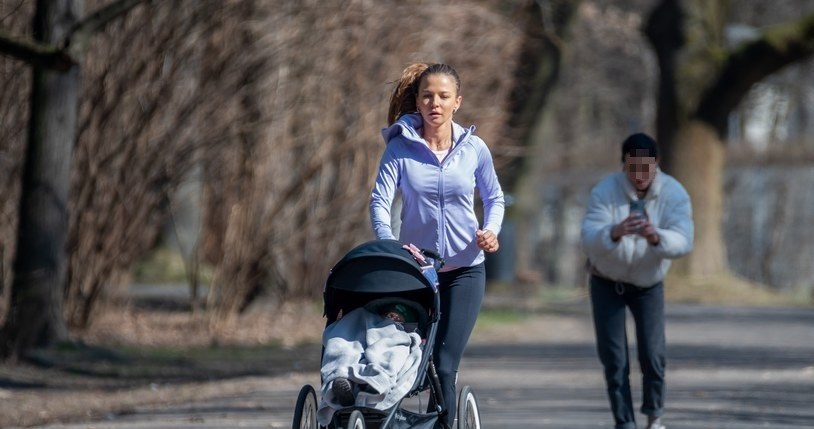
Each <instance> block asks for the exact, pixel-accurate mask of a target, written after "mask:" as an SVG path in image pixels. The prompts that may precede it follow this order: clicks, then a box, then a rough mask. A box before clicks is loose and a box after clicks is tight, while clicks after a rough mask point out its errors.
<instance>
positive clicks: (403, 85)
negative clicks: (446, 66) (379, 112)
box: [387, 63, 429, 125]
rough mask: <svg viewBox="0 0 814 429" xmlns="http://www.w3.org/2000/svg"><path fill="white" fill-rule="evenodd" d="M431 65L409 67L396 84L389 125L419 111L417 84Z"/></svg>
mask: <svg viewBox="0 0 814 429" xmlns="http://www.w3.org/2000/svg"><path fill="white" fill-rule="evenodd" d="M427 68H429V64H425V63H416V64H411V65H409V66H407V68H406V69H404V71H403V72H401V78H399V80H398V81H397V82H396V88H395V89H393V94H392V95H391V96H390V108H389V109H388V110H387V125H393V123H394V122H396V120H398V118H400V117H401V115H404V114H407V113H413V112H415V111H417V110H418V109H417V107H416V104H415V97H416V91H417V89H418V88H417V86H418V85H417V82H418V79H419V78H420V77H421V74H422V73H424V71H425V70H427Z"/></svg>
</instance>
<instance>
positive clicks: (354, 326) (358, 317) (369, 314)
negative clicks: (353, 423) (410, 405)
mask: <svg viewBox="0 0 814 429" xmlns="http://www.w3.org/2000/svg"><path fill="white" fill-rule="evenodd" d="M421 314H422V311H421V309H420V307H419V306H418V304H416V303H414V302H411V301H409V300H406V299H403V298H399V297H386V298H379V299H375V300H372V301H370V302H368V303H367V304H365V305H364V306H362V307H359V308H356V309H354V310H352V311H350V312H349V313H348V314H345V315H342V314H341V313H340V314H338V315H337V320H336V321H335V322H333V323H331V324H330V325H328V326H327V327H326V328H325V331H324V332H323V340H322V344H323V346H324V352H323V359H322V369H321V371H320V375H321V377H322V381H323V383H322V389H321V393H322V395H321V397H322V399H321V401H320V404H319V409H318V411H317V420H318V421H319V422H320V424H321V425H323V426H327V425H328V423H329V422H330V421H331V418H332V416H333V413H334V411H336V410H337V409H340V408H344V407H350V406H358V407H369V408H374V409H379V410H386V409H388V408H390V407H392V406H394V405H396V404H397V403H398V402H399V400H400V399H401V398H402V397H403V396H404V395H405V394H406V393H407V392H408V391H409V390H410V388H411V387H412V386H413V384H414V383H415V380H416V377H417V375H418V372H419V371H418V369H419V365H420V363H421V356H422V344H423V342H424V340H423V338H422V336H421V332H420V331H419V330H418V326H419V325H420V323H421V322H422V319H421V317H420V316H421Z"/></svg>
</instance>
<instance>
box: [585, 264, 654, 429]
mask: <svg viewBox="0 0 814 429" xmlns="http://www.w3.org/2000/svg"><path fill="white" fill-rule="evenodd" d="M591 306H592V309H593V319H594V331H595V332H596V348H597V352H598V354H599V360H600V362H602V366H603V367H604V369H605V383H606V386H607V389H608V399H609V400H610V406H611V411H612V412H613V418H614V420H615V421H616V428H617V429H635V428H636V420H635V418H634V413H633V399H632V398H631V394H630V361H629V358H628V346H627V332H626V329H625V314H626V313H625V309H626V308H629V309H630V313H631V314H632V315H633V320H634V322H635V326H636V344H637V349H638V355H639V356H638V358H639V366H640V367H641V371H642V408H641V412H642V413H643V414H645V415H648V416H656V417H658V416H661V415H662V414H663V413H664V368H665V339H664V285H663V284H662V283H661V282H659V283H657V284H656V285H655V286H653V287H649V288H639V287H636V286H634V285H630V284H627V283H618V282H614V281H611V280H607V279H604V278H601V277H598V276H595V275H592V276H591Z"/></svg>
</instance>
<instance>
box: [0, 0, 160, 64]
mask: <svg viewBox="0 0 814 429" xmlns="http://www.w3.org/2000/svg"><path fill="white" fill-rule="evenodd" d="M148 1H151V0H117V1H115V2H113V3H110V4H108V5H107V6H104V7H102V8H100V9H99V10H97V11H96V12H93V13H91V14H90V15H88V16H86V17H85V18H84V19H82V20H81V21H79V22H77V23H76V25H74V27H73V28H72V29H71V31H70V32H69V33H68V35H67V36H65V39H64V40H63V42H62V43H61V44H60V46H59V47H56V46H51V45H48V44H44V43H40V42H37V41H35V40H32V39H29V38H21V37H15V36H13V35H10V34H6V33H4V32H3V31H0V54H6V55H10V56H12V57H14V58H17V59H19V60H22V61H24V62H25V63H28V64H29V65H32V66H35V67H43V68H46V69H49V70H56V71H66V70H68V69H70V68H71V67H72V66H73V65H75V64H76V63H77V61H78V59H79V58H81V57H82V55H83V54H84V52H85V49H86V48H87V45H88V41H89V40H90V36H92V35H93V34H94V33H96V32H97V31H100V30H102V29H103V28H104V27H105V25H107V24H108V23H109V22H111V21H112V20H114V19H116V18H118V17H120V16H122V15H124V14H126V13H127V12H129V11H130V10H131V9H133V8H134V7H136V6H137V5H138V4H140V3H145V2H148Z"/></svg>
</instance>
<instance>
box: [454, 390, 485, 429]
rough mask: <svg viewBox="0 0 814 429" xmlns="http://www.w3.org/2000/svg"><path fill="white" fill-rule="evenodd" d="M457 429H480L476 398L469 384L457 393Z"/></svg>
mask: <svg viewBox="0 0 814 429" xmlns="http://www.w3.org/2000/svg"><path fill="white" fill-rule="evenodd" d="M458 429H481V426H480V409H479V408H478V398H476V397H475V392H474V391H473V390H472V387H470V386H464V387H463V388H462V389H461V393H460V394H459V395H458Z"/></svg>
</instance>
